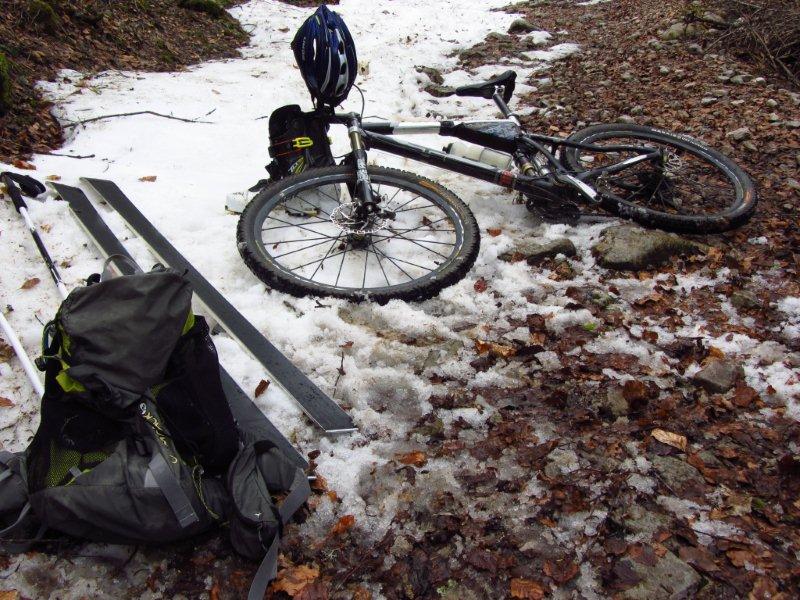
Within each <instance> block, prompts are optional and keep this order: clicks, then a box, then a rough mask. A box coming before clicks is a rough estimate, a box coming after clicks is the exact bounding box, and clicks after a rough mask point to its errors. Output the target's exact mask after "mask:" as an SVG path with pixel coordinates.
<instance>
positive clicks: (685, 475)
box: [652, 456, 703, 491]
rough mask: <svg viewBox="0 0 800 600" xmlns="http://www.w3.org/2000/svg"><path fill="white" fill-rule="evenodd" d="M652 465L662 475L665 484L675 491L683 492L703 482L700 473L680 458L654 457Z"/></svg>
mask: <svg viewBox="0 0 800 600" xmlns="http://www.w3.org/2000/svg"><path fill="white" fill-rule="evenodd" d="M652 463H653V468H655V470H656V471H658V473H659V475H661V479H663V480H664V483H666V484H667V485H668V486H669V487H670V488H672V489H673V490H676V491H677V490H681V489H683V488H684V487H686V486H687V485H688V484H690V483H694V482H702V481H703V476H702V475H701V474H700V471H698V470H697V469H695V468H694V467H693V466H692V465H690V464H689V463H687V462H685V461H683V460H681V459H679V458H675V457H672V456H654V457H653V458H652Z"/></svg>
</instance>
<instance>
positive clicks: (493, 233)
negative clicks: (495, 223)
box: [486, 227, 503, 237]
mask: <svg viewBox="0 0 800 600" xmlns="http://www.w3.org/2000/svg"><path fill="white" fill-rule="evenodd" d="M486 233H488V234H489V235H490V236H492V237H497V236H498V235H500V234H501V233H503V230H502V229H500V228H499V227H490V228H489V229H487V230H486Z"/></svg>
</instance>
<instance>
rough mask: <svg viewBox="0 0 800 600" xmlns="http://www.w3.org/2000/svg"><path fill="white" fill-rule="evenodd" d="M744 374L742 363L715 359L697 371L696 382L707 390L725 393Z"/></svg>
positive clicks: (714, 392)
mask: <svg viewBox="0 0 800 600" xmlns="http://www.w3.org/2000/svg"><path fill="white" fill-rule="evenodd" d="M743 376H744V369H743V368H742V366H741V365H738V364H736V363H734V362H731V361H730V360H727V359H721V358H717V359H713V360H711V361H709V362H708V364H706V366H704V367H703V368H702V369H700V370H699V371H698V372H697V373H695V375H694V377H693V378H692V379H693V380H694V382H695V383H696V384H697V385H699V386H700V387H702V388H703V389H704V390H706V391H707V392H711V393H713V394H724V393H725V392H727V391H728V390H730V389H732V388H733V386H734V385H736V381H737V379H739V378H741V377H743Z"/></svg>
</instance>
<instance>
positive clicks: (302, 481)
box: [247, 468, 311, 600]
mask: <svg viewBox="0 0 800 600" xmlns="http://www.w3.org/2000/svg"><path fill="white" fill-rule="evenodd" d="M310 495H311V486H310V485H308V478H307V477H306V474H305V473H304V472H303V470H302V469H299V468H298V469H296V470H295V472H294V479H293V480H292V485H291V487H290V488H289V494H288V495H287V496H286V498H285V499H284V500H283V502H281V504H280V505H279V506H278V507H277V512H278V515H279V516H280V520H281V525H286V523H288V522H289V520H290V519H291V518H292V515H294V513H296V512H297V509H299V508H300V507H301V506H303V504H305V502H306V500H308V497H309V496H310ZM280 543H281V536H280V535H275V537H274V538H273V540H272V543H271V544H270V545H269V548H267V553H266V555H265V556H264V558H263V559H262V561H261V564H260V565H259V566H258V570H257V571H256V574H255V577H253V582H252V583H251V584H250V591H249V593H248V594H247V600H261V599H262V598H263V597H264V594H265V593H266V591H267V586H268V585H269V582H270V581H272V580H273V579H275V577H277V575H278V548H279V546H280Z"/></svg>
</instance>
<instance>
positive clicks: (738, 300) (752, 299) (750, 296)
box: [731, 290, 761, 310]
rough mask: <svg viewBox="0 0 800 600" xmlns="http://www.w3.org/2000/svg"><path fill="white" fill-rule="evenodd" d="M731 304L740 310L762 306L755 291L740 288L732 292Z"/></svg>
mask: <svg viewBox="0 0 800 600" xmlns="http://www.w3.org/2000/svg"><path fill="white" fill-rule="evenodd" d="M731 304H733V306H735V307H736V308H738V309H739V310H748V309H751V308H760V307H761V302H759V301H758V296H756V295H755V294H754V293H753V292H748V291H747V290H739V291H737V292H733V294H731Z"/></svg>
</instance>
